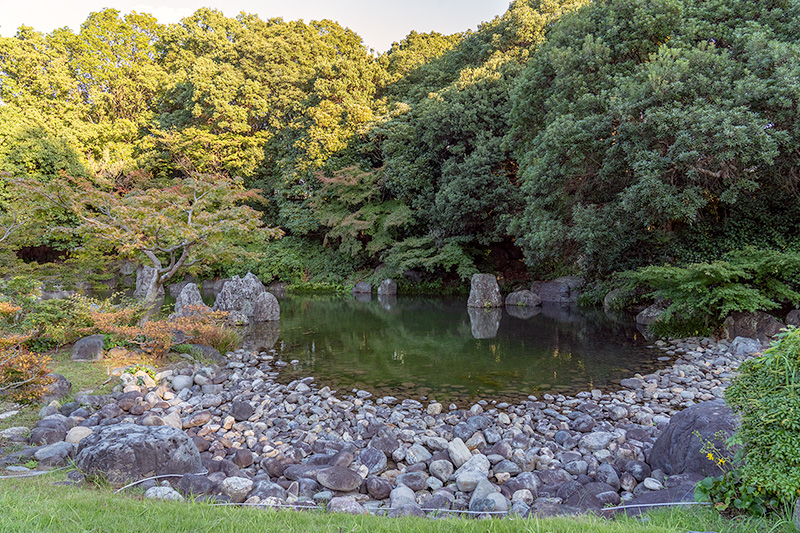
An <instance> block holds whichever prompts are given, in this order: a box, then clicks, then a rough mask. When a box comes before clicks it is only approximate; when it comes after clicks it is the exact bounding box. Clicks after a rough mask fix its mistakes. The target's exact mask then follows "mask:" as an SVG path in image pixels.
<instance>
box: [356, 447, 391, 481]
mask: <svg viewBox="0 0 800 533" xmlns="http://www.w3.org/2000/svg"><path fill="white" fill-rule="evenodd" d="M358 460H359V461H360V462H361V464H362V465H364V466H366V467H367V470H369V473H370V474H372V475H378V474H380V473H382V472H383V471H385V470H386V466H387V461H386V454H385V453H383V452H382V451H380V450H378V449H376V448H364V449H363V450H362V451H361V453H360V454H359V456H358Z"/></svg>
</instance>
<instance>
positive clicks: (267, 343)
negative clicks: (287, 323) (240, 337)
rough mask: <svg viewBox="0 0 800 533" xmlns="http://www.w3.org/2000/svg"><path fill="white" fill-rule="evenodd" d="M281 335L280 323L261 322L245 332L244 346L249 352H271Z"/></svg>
mask: <svg viewBox="0 0 800 533" xmlns="http://www.w3.org/2000/svg"><path fill="white" fill-rule="evenodd" d="M280 335H281V323H280V322H259V323H256V324H253V325H251V326H250V327H248V328H247V329H245V330H244V345H245V346H246V347H247V349H249V350H255V351H265V350H269V349H270V348H272V347H273V346H275V343H276V342H278V337H280Z"/></svg>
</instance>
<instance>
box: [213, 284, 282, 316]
mask: <svg viewBox="0 0 800 533" xmlns="http://www.w3.org/2000/svg"><path fill="white" fill-rule="evenodd" d="M264 294H268V296H262V295H264ZM212 309H213V310H214V311H226V312H228V313H230V315H231V316H232V317H234V319H235V320H243V321H244V320H246V321H247V322H250V323H255V322H264V321H268V320H278V319H279V318H280V308H279V306H278V300H277V299H276V298H275V296H274V295H272V294H269V293H267V289H266V288H264V284H263V283H261V281H260V280H259V279H258V278H257V277H256V276H255V275H254V274H252V273H251V272H248V273H247V275H246V276H245V277H244V278H239V276H233V278H232V279H231V280H230V281H227V282H225V284H224V285H223V286H222V290H221V291H220V292H219V294H217V299H216V301H215V302H214V306H213V307H212ZM276 315H277V318H276Z"/></svg>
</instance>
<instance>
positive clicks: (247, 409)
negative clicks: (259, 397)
mask: <svg viewBox="0 0 800 533" xmlns="http://www.w3.org/2000/svg"><path fill="white" fill-rule="evenodd" d="M229 412H230V414H231V416H232V417H233V418H235V419H236V420H237V421H242V420H247V419H248V418H250V417H251V416H253V413H254V412H255V408H254V407H253V406H252V405H250V402H243V401H240V400H236V401H233V402H231V408H230V411H229Z"/></svg>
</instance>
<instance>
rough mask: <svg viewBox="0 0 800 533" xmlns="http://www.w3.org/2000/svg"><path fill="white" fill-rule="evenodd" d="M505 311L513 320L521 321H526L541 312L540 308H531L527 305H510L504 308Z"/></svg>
mask: <svg viewBox="0 0 800 533" xmlns="http://www.w3.org/2000/svg"><path fill="white" fill-rule="evenodd" d="M506 311H507V312H508V314H509V315H510V316H513V317H514V318H520V319H522V320H528V319H529V318H532V317H534V316H536V315H538V314H539V313H541V312H542V308H541V307H539V306H538V305H537V306H536V307H531V306H527V305H510V306H507V307H506Z"/></svg>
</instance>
